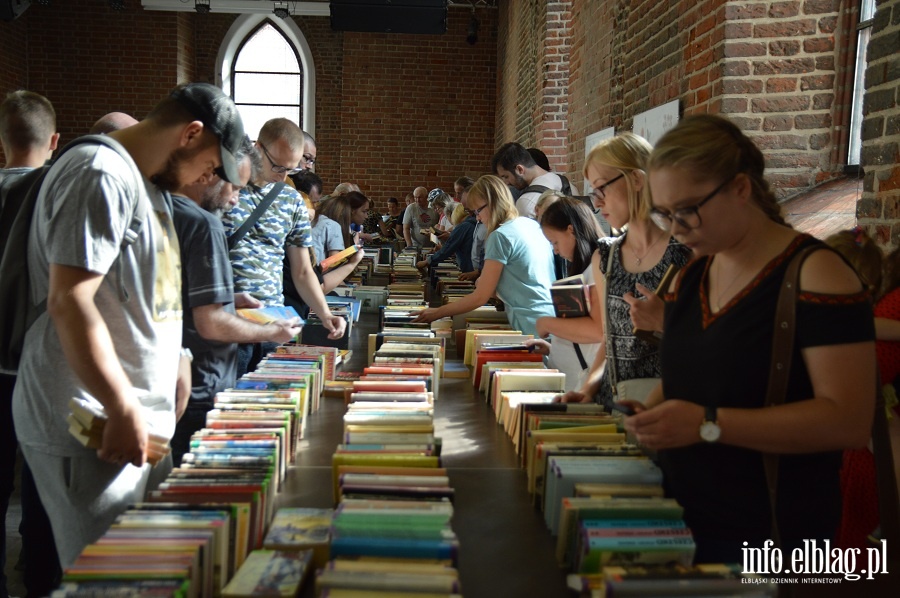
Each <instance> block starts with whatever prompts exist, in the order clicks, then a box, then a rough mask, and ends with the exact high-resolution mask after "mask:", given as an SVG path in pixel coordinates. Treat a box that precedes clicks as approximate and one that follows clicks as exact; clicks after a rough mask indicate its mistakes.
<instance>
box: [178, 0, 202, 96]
mask: <svg viewBox="0 0 900 598" xmlns="http://www.w3.org/2000/svg"><path fill="white" fill-rule="evenodd" d="M175 20H176V22H175V27H176V29H175V31H176V33H175V35H176V37H175V39H176V43H177V48H178V64H177V65H176V71H175V72H176V74H175V81H176V82H178V83H187V82H190V81H196V80H197V75H196V72H197V69H196V66H197V62H196V60H195V55H196V50H195V49H194V43H195V40H194V25H195V23H196V21H195V20H194V19H193V18H192V15H191V13H184V12H180V13H178V14H177V15H176V17H175Z"/></svg>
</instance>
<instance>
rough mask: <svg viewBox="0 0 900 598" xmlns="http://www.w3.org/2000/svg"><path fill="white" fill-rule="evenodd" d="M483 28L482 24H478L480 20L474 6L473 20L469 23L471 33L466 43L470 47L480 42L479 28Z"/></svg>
mask: <svg viewBox="0 0 900 598" xmlns="http://www.w3.org/2000/svg"><path fill="white" fill-rule="evenodd" d="M480 26H481V23H479V22H478V18H477V17H476V16H475V5H474V4H473V5H472V20H470V21H469V31H468V32H467V33H466V42H468V44H469V45H470V46H474V45H475V44H476V43H477V42H478V28H479V27H480Z"/></svg>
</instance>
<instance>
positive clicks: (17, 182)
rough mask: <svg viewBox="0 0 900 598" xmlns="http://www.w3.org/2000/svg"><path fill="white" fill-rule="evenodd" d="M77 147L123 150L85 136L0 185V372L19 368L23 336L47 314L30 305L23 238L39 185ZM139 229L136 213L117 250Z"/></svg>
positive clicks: (110, 142) (131, 240)
mask: <svg viewBox="0 0 900 598" xmlns="http://www.w3.org/2000/svg"><path fill="white" fill-rule="evenodd" d="M82 143H97V144H102V145H106V146H108V147H110V148H112V149H114V150H115V151H116V152H118V153H121V152H122V151H124V150H123V149H122V146H121V145H119V144H118V143H117V142H116V141H114V140H113V139H112V138H110V137H106V136H104V135H85V136H84V137H79V138H78V139H75V140H73V141H72V142H70V143H69V144H67V145H66V146H65V147H64V148H63V149H62V150H60V152H59V154H58V155H57V156H56V158H54V159H53V161H52V162H49V163H47V164H45V165H44V166H40V167H38V168H35V169H34V170H31V171H29V172H27V173H25V174H23V175H21V176H18V177H16V178H14V179H10V180H8V181H4V183H5V184H4V183H0V206H2V209H0V368H2V369H4V370H9V371H15V370H16V369H18V367H19V360H20V359H21V357H22V345H23V344H24V342H25V333H26V332H27V331H28V328H29V327H30V326H31V324H33V323H34V321H35V320H36V319H37V318H38V316H40V315H41V314H42V313H43V312H44V311H45V310H46V309H47V301H46V300H44V301H42V302H41V303H40V304H35V303H33V302H32V300H31V283H30V280H29V276H28V236H29V232H30V230H31V220H32V216H33V215H34V208H35V205H36V204H37V197H38V194H39V193H40V191H41V185H42V184H43V182H44V179H45V178H46V176H47V173H48V172H49V171H50V169H51V168H52V167H53V165H54V164H55V163H56V161H57V160H59V157H60V156H62V155H63V154H64V153H66V152H67V151H68V150H69V149H71V148H73V147H75V146H76V145H80V144H82ZM129 160H131V158H130V157H129ZM142 225H143V221H142V219H141V218H140V216H138V214H137V213H135V214H134V216H133V217H132V221H131V224H130V225H129V226H128V231H127V232H126V234H125V237H124V239H123V241H122V249H124V248H125V247H127V246H128V245H131V244H132V243H134V242H135V241H136V240H137V238H138V235H139V234H140V230H141V227H142Z"/></svg>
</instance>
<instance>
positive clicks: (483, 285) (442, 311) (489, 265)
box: [415, 260, 503, 322]
mask: <svg viewBox="0 0 900 598" xmlns="http://www.w3.org/2000/svg"><path fill="white" fill-rule="evenodd" d="M502 273H503V264H501V263H500V262H498V261H496V260H485V261H484V271H483V272H482V273H481V277H480V278H479V279H478V286H476V287H475V290H474V291H472V293H470V294H468V295H466V296H465V297H463V298H462V299H460V300H459V301H454V302H453V303H447V304H446V305H442V306H441V307H431V308H428V309H426V310H423V311H421V312H419V315H418V317H417V318H416V319H415V321H416V322H433V321H434V320H437V319H438V318H444V317H447V316H455V315H456V314H462V313H465V312H467V311H472V310H473V309H476V308H478V307H481V306H482V305H484V304H485V303H487V302H488V299H490V298H491V297H493V296H494V292H495V291H496V290H497V283H498V282H499V280H500V275H501V274H502Z"/></svg>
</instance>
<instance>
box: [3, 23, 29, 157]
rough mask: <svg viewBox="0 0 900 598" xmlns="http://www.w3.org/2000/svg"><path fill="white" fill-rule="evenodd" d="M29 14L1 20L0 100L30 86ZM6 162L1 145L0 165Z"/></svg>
mask: <svg viewBox="0 0 900 598" xmlns="http://www.w3.org/2000/svg"><path fill="white" fill-rule="evenodd" d="M27 27H28V16H27V13H26V14H25V15H24V16H22V17H19V18H18V19H16V20H15V21H12V22H9V23H6V22H0V101H3V100H2V98H5V97H6V94H7V93H9V92H10V91H15V90H17V89H23V88H26V87H27V86H28V67H27V60H28V58H27V57H28V36H27V31H28V29H27ZM5 163H6V157H5V156H4V155H3V148H2V147H0V166H2V165H3V164H5Z"/></svg>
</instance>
